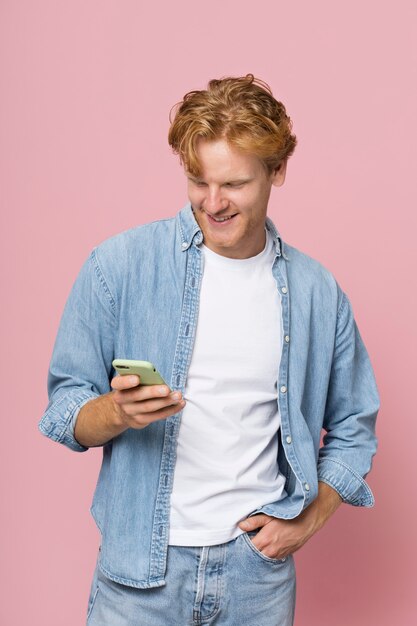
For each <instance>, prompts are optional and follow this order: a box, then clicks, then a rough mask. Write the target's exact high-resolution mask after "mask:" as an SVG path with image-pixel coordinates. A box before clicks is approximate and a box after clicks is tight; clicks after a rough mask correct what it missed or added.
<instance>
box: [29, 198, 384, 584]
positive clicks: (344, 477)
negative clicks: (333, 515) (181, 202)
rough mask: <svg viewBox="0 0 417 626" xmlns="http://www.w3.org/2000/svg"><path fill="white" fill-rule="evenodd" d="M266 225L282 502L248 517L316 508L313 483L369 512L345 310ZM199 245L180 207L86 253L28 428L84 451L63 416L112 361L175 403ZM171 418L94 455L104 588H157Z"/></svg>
mask: <svg viewBox="0 0 417 626" xmlns="http://www.w3.org/2000/svg"><path fill="white" fill-rule="evenodd" d="M266 227H267V228H268V230H269V231H270V232H271V233H272V235H273V237H274V241H275V260H274V264H273V269H272V271H273V276H274V278H275V280H276V285H277V289H279V291H280V293H281V302H282V324H283V331H284V332H283V337H284V339H283V345H282V357H281V362H280V365H279V368H278V367H277V369H278V371H277V402H278V403H279V409H280V413H281V427H280V429H279V431H278V439H279V447H278V459H277V460H278V464H279V469H280V471H281V472H282V473H283V474H284V476H285V477H286V484H285V489H286V492H287V494H288V496H287V497H286V498H284V499H282V500H280V501H278V502H274V503H271V504H268V505H266V506H263V507H262V508H259V509H257V510H256V511H251V512H248V513H250V514H256V513H265V514H267V515H270V516H273V517H277V518H283V519H290V518H294V517H296V516H297V515H299V514H300V513H301V511H302V510H303V509H304V508H305V507H307V506H308V505H309V504H310V503H311V502H312V501H313V500H314V498H316V496H317V493H318V481H323V482H325V483H327V484H329V485H330V486H331V487H333V489H335V490H336V491H337V492H338V493H339V495H340V496H341V497H342V499H343V501H344V502H346V503H349V504H352V505H356V506H368V507H369V506H372V505H373V503H374V499H373V495H372V492H371V490H370V488H369V487H368V485H367V484H366V482H365V481H364V477H365V476H366V474H367V473H368V472H369V470H370V468H371V462H372V457H373V455H374V454H375V451H376V437H375V419H376V415H377V412H378V409H379V397H378V391H377V387H376V382H375V378H374V374H373V370H372V366H371V363H370V361H369V357H368V354H367V351H366V348H365V346H364V344H363V342H362V339H361V336H360V334H359V331H358V328H357V325H356V322H355V320H354V317H353V313H352V308H351V305H350V302H349V300H348V298H347V296H346V294H345V293H344V292H343V291H342V289H341V288H340V286H339V285H338V283H337V282H336V280H335V278H334V277H333V275H332V274H331V273H330V272H329V271H328V270H327V269H325V268H324V267H323V266H322V265H321V264H320V263H318V262H317V261H315V260H314V259H312V258H310V257H309V256H307V255H305V254H303V253H302V252H300V251H299V250H297V249H296V248H294V247H292V246H289V245H288V244H286V243H284V241H283V240H282V238H281V237H280V236H279V233H278V232H277V230H276V228H275V226H274V224H273V223H272V221H271V220H270V219H269V218H267V219H266ZM202 241H203V234H202V231H201V230H200V228H199V226H198V224H197V222H196V220H195V218H194V215H193V212H192V209H191V205H190V204H189V203H188V204H187V205H186V206H185V207H184V208H183V209H182V210H181V211H180V212H179V213H178V214H177V215H176V216H175V217H173V218H170V219H165V220H159V221H155V222H152V223H149V224H146V225H143V226H138V227H136V228H132V229H130V230H128V231H126V232H123V233H120V234H118V235H116V236H114V237H111V238H110V239H108V240H106V241H104V242H103V243H101V244H100V245H99V246H97V247H95V248H94V249H93V251H92V252H91V255H90V256H89V258H88V259H87V260H86V262H85V263H84V265H83V267H82V268H81V271H80V273H79V275H78V277H77V280H76V281H75V283H74V286H73V288H72V290H71V293H70V295H69V298H68V300H67V303H66V305H65V309H64V312H63V316H62V319H61V323H60V327H59V331H58V335H57V338H56V342H55V346H54V350H53V355H52V359H51V363H50V370H49V375H48V393H49V404H48V406H47V409H46V412H45V414H44V415H43V417H42V419H41V421H40V424H39V428H40V430H41V432H42V433H43V434H45V435H46V436H47V437H50V438H51V439H53V440H54V441H57V442H59V443H62V444H64V445H66V446H68V447H69V448H71V449H72V450H76V451H80V452H82V451H85V450H87V448H85V447H83V446H81V445H80V444H79V443H78V442H77V441H76V439H75V437H74V427H75V422H76V418H77V415H78V412H79V410H80V408H81V407H82V406H83V405H84V404H85V403H86V402H88V401H89V400H91V399H92V398H96V397H97V396H99V395H100V394H104V393H107V392H109V391H110V390H111V388H110V384H109V383H110V381H111V379H112V378H113V376H114V375H115V372H114V370H113V368H112V360H113V359H114V358H126V359H141V360H147V361H151V362H152V363H154V364H155V366H156V367H157V368H158V370H159V371H160V373H161V375H162V377H163V378H164V380H165V381H166V382H167V383H168V384H169V386H170V387H171V389H173V390H181V391H182V392H183V393H184V390H185V385H186V380H187V372H188V368H189V365H190V360H191V354H192V350H193V344H194V337H195V332H196V325H197V319H198V307H199V293H200V285H201V279H202V271H203V267H202V252H201V249H200V245H201V243H202ZM180 422H181V411H179V412H178V413H177V414H176V415H173V416H172V417H169V418H168V419H166V420H158V421H156V422H154V423H152V424H150V425H148V426H147V427H146V428H143V429H138V430H136V429H128V430H126V431H124V432H123V433H122V434H120V435H118V436H117V437H115V438H114V439H113V440H111V441H110V442H108V443H107V444H106V445H104V446H103V461H102V466H101V470H100V474H99V478H98V483H97V487H96V490H95V494H94V498H93V503H92V507H91V513H92V515H93V517H94V519H95V521H96V524H97V526H98V528H99V530H100V533H101V536H102V543H101V556H100V567H101V569H102V571H103V573H104V574H105V575H106V576H107V577H108V578H110V579H112V580H114V581H116V582H119V583H122V584H125V585H129V586H132V587H137V588H150V587H159V586H162V585H164V584H165V581H164V574H165V567H166V559H167V547H168V534H169V532H168V531H169V513H170V493H171V490H172V484H173V476H174V468H175V457H176V444H177V438H178V432H179V428H180ZM322 429H324V432H325V434H324V437H323V441H322V445H321V435H322ZM209 479H210V478H209V477H208V480H209Z"/></svg>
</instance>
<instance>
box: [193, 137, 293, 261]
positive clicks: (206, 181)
mask: <svg viewBox="0 0 417 626" xmlns="http://www.w3.org/2000/svg"><path fill="white" fill-rule="evenodd" d="M196 152H197V156H198V159H199V162H200V164H201V175H200V176H198V177H195V176H192V175H191V174H190V173H189V172H185V173H186V176H187V178H188V197H189V200H190V202H191V206H192V208H193V211H194V216H195V218H196V220H197V222H198V225H199V226H200V228H201V230H202V231H203V235H204V244H205V245H206V246H207V247H208V248H210V250H213V252H216V253H217V254H221V255H222V256H226V257H229V258H234V259H247V258H249V257H252V256H255V255H256V254H259V252H262V250H263V249H264V247H265V218H266V212H267V207H268V201H269V196H270V193H271V187H272V185H275V186H277V187H279V186H281V185H282V184H283V183H284V180H285V170H286V164H285V163H281V165H280V167H279V168H278V169H277V170H275V171H274V172H273V173H272V174H268V173H267V172H266V170H265V168H264V166H263V164H262V162H261V161H260V159H259V158H258V157H257V156H254V155H252V154H245V153H243V152H240V151H239V150H237V149H236V148H234V147H233V146H231V145H229V144H228V142H227V141H226V140H225V139H217V140H214V141H207V140H205V139H202V138H200V139H199V140H198V142H197V146H196Z"/></svg>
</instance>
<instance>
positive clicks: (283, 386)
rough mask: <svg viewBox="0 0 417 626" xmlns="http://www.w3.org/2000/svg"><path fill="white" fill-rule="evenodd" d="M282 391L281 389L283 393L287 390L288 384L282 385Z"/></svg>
mask: <svg viewBox="0 0 417 626" xmlns="http://www.w3.org/2000/svg"><path fill="white" fill-rule="evenodd" d="M280 391H281V393H285V392H286V391H287V388H286V386H285V385H282V387H280Z"/></svg>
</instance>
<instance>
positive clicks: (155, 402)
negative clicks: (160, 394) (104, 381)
mask: <svg viewBox="0 0 417 626" xmlns="http://www.w3.org/2000/svg"><path fill="white" fill-rule="evenodd" d="M181 400H182V398H181V394H180V393H177V392H175V393H174V394H170V395H169V396H167V397H166V398H151V399H150V400H140V401H134V402H128V403H125V401H124V399H123V396H122V398H121V404H122V408H123V410H124V411H125V413H127V414H128V415H136V414H138V415H139V414H141V415H143V414H147V413H155V411H160V410H161V409H166V408H168V407H170V406H174V407H175V406H177V405H178V404H180V402H181ZM115 401H116V402H117V401H118V400H117V398H115Z"/></svg>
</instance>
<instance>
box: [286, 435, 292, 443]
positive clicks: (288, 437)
mask: <svg viewBox="0 0 417 626" xmlns="http://www.w3.org/2000/svg"><path fill="white" fill-rule="evenodd" d="M285 441H286V442H287V443H291V442H292V438H291V437H290V436H289V435H288V436H287V437H286V438H285Z"/></svg>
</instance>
